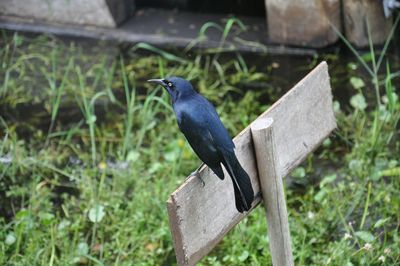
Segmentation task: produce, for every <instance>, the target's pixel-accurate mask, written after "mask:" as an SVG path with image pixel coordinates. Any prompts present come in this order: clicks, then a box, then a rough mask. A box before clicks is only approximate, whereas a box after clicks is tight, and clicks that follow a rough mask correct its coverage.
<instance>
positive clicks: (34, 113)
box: [0, 20, 400, 265]
mask: <svg viewBox="0 0 400 266" xmlns="http://www.w3.org/2000/svg"><path fill="white" fill-rule="evenodd" d="M235 23H238V22H237V21H235V20H230V21H228V22H227V25H226V26H225V28H223V27H221V26H219V25H218V27H219V28H220V30H221V32H222V37H221V43H224V42H225V40H226V37H227V35H228V34H229V31H230V30H231V28H232V27H233V25H234V24H235ZM211 26H213V25H211V24H209V25H205V27H204V28H203V33H204V34H205V33H206V30H207V27H211ZM214 26H215V25H214ZM214 26H213V27H214ZM215 27H216V26H215ZM239 27H240V28H241V29H244V26H243V25H241V24H240V23H239ZM88 46H89V45H86V46H85V45H84V44H80V43H74V42H70V43H68V42H62V41H60V40H57V39H55V38H53V37H48V36H39V37H35V38H29V37H25V36H21V35H18V34H14V35H10V34H6V33H4V32H3V39H2V41H1V50H0V58H2V65H1V70H0V84H2V85H1V88H0V95H1V98H0V108H1V110H2V113H1V116H0V128H1V130H0V138H1V140H0V158H1V161H0V213H1V217H0V264H1V265H74V264H83V265H173V264H175V255H174V251H173V247H172V239H171V235H170V232H169V227H168V217H167V212H166V204H165V201H166V199H167V198H168V195H169V194H170V193H171V192H173V191H174V190H175V189H176V187H177V186H178V185H179V184H180V183H181V182H182V181H183V180H184V178H185V177H186V176H187V175H188V174H189V173H191V172H192V171H193V170H194V169H196V168H197V166H198V165H199V164H200V162H199V160H198V159H197V158H196V157H195V155H194V153H193V152H192V151H191V149H190V147H189V145H188V144H187V143H186V141H185V140H184V138H183V135H182V134H180V133H179V130H178V127H177V126H176V122H175V118H174V116H173V112H172V109H171V106H170V104H169V99H168V95H167V94H166V92H165V91H163V90H161V89H160V88H154V87H153V86H151V85H150V84H147V83H146V82H145V81H146V80H147V79H149V78H157V77H162V76H165V75H170V74H174V75H180V76H184V77H187V78H189V79H191V80H192V82H193V84H194V85H195V87H196V88H197V89H198V90H199V91H200V92H201V93H202V94H203V95H205V96H206V97H207V98H209V99H210V100H211V101H213V103H215V105H216V106H218V107H217V109H218V112H219V113H220V114H221V117H222V120H223V121H224V123H225V125H226V126H227V127H228V130H229V131H230V132H231V134H232V135H235V134H236V133H237V132H239V131H240V130H241V129H242V128H244V127H245V126H247V125H248V123H249V122H251V121H252V120H253V119H254V118H255V117H257V116H258V115H259V114H260V113H261V112H262V111H264V110H265V109H266V108H267V105H269V104H271V103H272V102H265V101H264V100H261V99H271V101H274V100H276V99H277V98H279V96H280V95H281V94H282V92H281V91H279V90H277V91H274V92H272V93H271V90H270V89H267V88H270V86H271V85H269V84H268V82H269V81H270V80H271V76H270V73H271V71H272V70H271V68H270V67H269V66H266V67H265V68H262V70H260V69H259V68H256V67H253V66H252V64H251V62H249V61H246V59H245V58H243V56H241V55H239V54H234V56H233V57H231V58H227V57H225V56H224V55H223V54H221V53H219V52H220V51H218V52H217V53H215V51H209V52H208V53H201V54H200V53H199V54H195V55H194V56H192V57H185V55H182V54H179V53H172V52H166V51H163V50H160V49H158V48H155V47H152V46H149V45H147V44H138V45H136V46H134V47H132V48H130V49H129V50H128V51H126V53H125V55H123V56H119V55H115V54H114V55H113V54H112V53H110V54H108V53H100V52H99V50H100V51H102V50H103V48H104V47H103V46H102V44H99V45H98V48H96V47H94V48H91V49H89V48H88ZM221 47H222V45H221ZM385 47H387V46H385ZM92 49H93V50H92ZM96 49H98V50H96ZM386 49H387V48H385V51H386ZM104 50H106V49H105V48H104ZM372 52H373V51H372ZM371 56H374V53H368V54H367V55H358V58H359V59H360V58H361V59H363V60H366V61H363V62H361V63H357V62H355V63H352V64H349V68H348V72H349V75H350V77H351V80H352V82H351V84H352V85H353V86H354V88H349V89H350V90H352V91H353V92H352V93H351V94H352V95H354V97H352V98H351V99H348V100H346V102H342V108H340V107H338V103H337V102H336V103H335V105H336V116H337V119H338V125H339V129H338V130H337V131H336V133H335V134H334V135H333V136H332V137H331V138H330V139H329V140H327V141H325V142H324V144H323V145H322V147H321V148H320V149H319V150H318V151H317V152H316V153H315V154H314V155H312V156H310V157H309V158H308V160H307V161H306V162H305V163H304V164H303V165H302V166H301V167H299V168H298V169H296V171H295V172H294V173H293V175H292V176H291V177H290V178H289V179H288V180H289V181H290V182H289V181H288V185H289V186H288V189H287V204H288V211H289V222H290V229H291V234H292V240H293V247H294V248H293V250H294V257H295V261H296V265H325V264H330V265H396V264H398V263H399V260H400V258H399V254H400V248H399V246H400V239H399V235H398V230H399V225H400V222H399V221H400V214H399V211H398V210H399V209H400V197H399V191H400V182H399V177H400V170H399V168H400V161H399V157H398V154H400V144H399V141H398V140H399V130H398V121H399V119H400V115H399V114H400V103H399V99H398V86H399V77H398V75H394V74H393V73H396V72H397V71H398V70H397V69H393V68H392V67H391V64H390V63H389V61H385V59H380V57H379V58H378V60H377V61H378V62H380V63H379V64H377V63H375V62H376V60H375V61H372V64H373V65H372V66H373V67H372V68H371V70H372V73H373V74H374V75H373V76H368V78H365V77H364V76H361V75H360V76H358V74H359V73H360V72H359V70H360V69H361V67H363V66H368V67H369V65H368V64H369V62H371V61H368V60H367V59H368V58H371ZM328 57H329V56H328ZM232 58H233V59H232ZM329 58H330V57H329ZM356 58H357V57H356ZM364 58H367V59H364ZM382 58H384V56H382ZM316 61H318V60H316ZM385 62H387V63H386V64H385ZM271 63H272V62H268V63H267V64H268V65H270V64H271ZM378 65H381V66H385V68H386V69H385V71H380V72H378V68H379V67H378ZM309 68H310V66H308V67H307V69H305V72H306V71H308V69H309ZM368 73H369V71H368ZM337 78H338V77H335V76H333V77H332V80H333V81H334V80H335V79H337ZM260 83H261V84H264V85H263V88H265V89H261V90H246V91H243V90H242V89H241V88H242V87H243V84H260ZM287 89H288V88H287ZM371 92H372V93H371ZM377 93H378V94H377ZM370 95H372V99H373V100H369V99H370ZM374 95H379V99H380V100H378V99H376V97H378V96H376V97H375V96H374ZM366 99H367V100H366ZM378 103H379V104H378ZM24 107H25V108H24ZM26 108H28V109H26ZM27 110H28V111H27ZM311 180H316V181H315V182H312V181H311ZM289 183H290V184H289ZM268 241H269V240H268V237H267V233H266V222H265V214H264V211H263V209H262V208H261V207H259V208H257V209H256V210H255V211H254V212H252V213H251V214H250V215H249V216H248V217H247V218H246V219H244V220H243V221H242V222H241V223H240V224H239V225H238V226H236V227H235V228H234V229H233V230H232V231H231V232H230V233H229V234H228V235H227V236H226V237H225V238H224V239H223V241H222V242H221V243H220V244H219V245H218V246H217V247H216V248H215V250H214V251H213V252H212V253H211V254H210V255H209V256H207V257H206V258H204V259H203V260H202V261H201V265H270V264H271V258H270V254H269V249H268ZM382 260H384V262H382Z"/></svg>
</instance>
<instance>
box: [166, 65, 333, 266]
mask: <svg viewBox="0 0 400 266" xmlns="http://www.w3.org/2000/svg"><path fill="white" fill-rule="evenodd" d="M265 119H267V120H265ZM271 119H272V120H271ZM263 121H264V122H263ZM265 121H267V122H268V121H270V122H271V121H273V123H271V125H270V126H268V123H267V125H265V124H263V123H265ZM251 128H253V131H252V130H251ZM334 128H336V120H335V117H334V113H333V108H332V93H331V87H330V83H329V75H328V67H327V64H326V63H325V62H322V63H321V64H319V65H318V66H317V67H316V68H315V69H314V70H312V71H311V72H310V73H309V74H308V75H307V76H306V77H305V78H304V79H303V80H301V81H300V82H299V83H298V84H296V86H294V88H292V89H291V90H290V91H289V92H287V93H286V94H285V95H284V96H283V97H282V98H281V99H279V100H278V101H277V102H276V103H275V104H274V105H273V106H271V107H270V108H269V109H268V110H267V111H266V112H264V113H263V114H261V115H260V116H259V117H258V118H257V119H256V120H255V121H254V122H253V123H252V124H251V125H250V126H248V127H247V128H245V129H244V130H243V131H242V132H241V133H240V134H239V135H238V136H236V137H235V138H234V140H233V141H234V143H235V146H236V151H235V152H236V155H237V157H238V160H239V161H240V163H241V165H242V166H243V168H244V169H245V170H246V172H247V173H248V174H249V176H250V179H251V182H252V185H253V189H254V192H255V195H261V193H260V192H261V190H262V194H263V197H264V202H265V204H266V208H267V218H268V223H269V224H270V225H269V231H270V232H269V234H270V236H272V237H271V239H270V240H271V242H272V241H278V242H276V243H271V252H272V253H273V254H272V257H273V263H274V265H275V266H280V265H293V258H292V255H291V248H290V237H289V230H288V224H287V216H286V217H285V215H286V212H284V211H283V210H286V206H285V201H284V195H283V188H282V180H280V179H281V178H282V177H284V176H286V175H287V174H289V173H290V171H292V170H293V169H294V168H295V167H297V166H298V165H299V164H300V163H301V162H302V161H303V160H304V159H305V158H306V157H307V155H308V154H310V153H311V152H312V151H313V150H314V149H316V148H317V147H318V146H319V144H320V143H321V142H322V141H323V140H324V139H325V138H326V137H327V136H329V134H330V133H331V132H332V130H333V129H334ZM265 132H266V133H265ZM252 135H253V136H254V135H255V136H254V140H253V137H252ZM258 136H260V139H261V141H262V143H263V144H260V142H259V140H260V139H259V138H258ZM257 142H258V144H257ZM265 143H267V144H265ZM254 146H256V147H255V148H254ZM271 147H273V148H272V149H270V148H271ZM260 169H261V170H262V171H259V170H260ZM259 172H260V175H259ZM199 174H200V175H201V178H202V179H203V180H204V181H205V186H204V187H203V185H202V183H201V181H200V180H199V179H198V178H196V177H190V178H189V179H187V180H185V182H184V183H183V184H182V185H181V186H180V187H179V188H178V189H177V190H176V191H175V192H173V193H172V194H171V195H170V197H169V199H168V201H167V207H168V215H169V221H170V228H171V232H172V237H173V242H174V249H175V253H176V258H177V262H178V265H195V264H196V263H197V262H198V261H199V260H200V259H201V258H203V257H204V256H205V255H207V254H208V253H209V252H210V251H211V250H212V249H213V248H214V247H215V246H216V245H217V244H218V242H219V241H220V240H221V239H222V238H223V237H224V235H225V234H227V233H228V232H229V230H230V229H231V228H233V227H234V226H235V225H236V224H237V223H239V222H240V221H241V220H242V219H243V218H244V217H245V216H246V215H247V214H248V213H246V214H241V213H238V212H237V210H236V208H235V203H234V196H233V189H232V184H230V182H231V180H230V178H225V179H224V180H222V181H221V180H219V179H218V178H217V177H216V176H214V174H213V173H212V171H211V170H210V169H209V168H208V167H206V166H205V167H202V169H200V173H199ZM225 175H228V174H227V173H226V172H225ZM266 177H268V178H266ZM271 177H274V178H272V179H270V178H271ZM260 180H261V182H260ZM264 182H266V183H265V184H263V183H264ZM268 182H272V183H273V184H274V185H273V186H276V187H275V188H273V187H271V185H269V184H268ZM260 202H261V196H258V197H256V198H255V199H254V202H253V204H252V206H253V208H255V207H256V206H257V204H258V203H260ZM269 206H270V207H269ZM271 206H272V207H271ZM250 212H251V211H250ZM270 216H272V217H270ZM281 247H283V250H279V249H280V248H281Z"/></svg>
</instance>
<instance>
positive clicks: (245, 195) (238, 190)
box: [223, 152, 254, 212]
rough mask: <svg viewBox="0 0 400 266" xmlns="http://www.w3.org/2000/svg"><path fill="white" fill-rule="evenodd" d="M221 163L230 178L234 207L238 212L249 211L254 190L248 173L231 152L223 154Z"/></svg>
mask: <svg viewBox="0 0 400 266" xmlns="http://www.w3.org/2000/svg"><path fill="white" fill-rule="evenodd" d="M223 165H224V166H225V168H226V170H227V171H228V173H229V176H230V177H231V178H232V183H233V189H234V191H235V204H236V209H237V210H238V211H239V212H244V211H249V210H250V209H251V203H252V202H253V200H254V191H253V187H252V186H251V181H250V177H249V175H248V174H247V173H246V171H245V170H244V169H243V168H242V166H241V165H240V163H239V161H238V159H237V158H236V156H235V153H233V152H232V153H231V152H229V153H228V154H224V162H223Z"/></svg>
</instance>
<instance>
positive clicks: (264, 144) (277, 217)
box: [251, 117, 294, 266]
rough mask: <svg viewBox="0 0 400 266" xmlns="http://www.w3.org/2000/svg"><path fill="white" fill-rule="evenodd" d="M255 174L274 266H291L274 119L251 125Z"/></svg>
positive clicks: (291, 260) (291, 256)
mask: <svg viewBox="0 0 400 266" xmlns="http://www.w3.org/2000/svg"><path fill="white" fill-rule="evenodd" d="M251 135H252V137H253V143H254V150H255V154H256V158H257V168H258V176H259V181H260V187H261V191H262V198H263V202H264V207H265V213H266V216H267V222H268V223H267V224H268V237H269V246H270V250H271V257H272V264H273V265H274V266H293V265H294V261H293V254H292V245H291V240H290V231H289V222H288V214H287V210H286V201H285V191H284V190H283V181H282V177H281V176H278V175H277V172H276V160H275V158H276V154H275V153H276V151H275V150H276V143H275V135H274V124H273V119H271V118H268V117H267V118H264V119H257V120H256V121H254V122H253V123H252V124H251Z"/></svg>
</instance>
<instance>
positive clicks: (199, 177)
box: [188, 171, 206, 187]
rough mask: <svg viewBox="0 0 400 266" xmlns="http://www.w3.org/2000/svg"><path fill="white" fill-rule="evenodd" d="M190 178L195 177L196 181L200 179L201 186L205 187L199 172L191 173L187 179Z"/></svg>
mask: <svg viewBox="0 0 400 266" xmlns="http://www.w3.org/2000/svg"><path fill="white" fill-rule="evenodd" d="M191 176H195V177H197V178H198V179H200V181H201V184H202V185H203V187H204V186H205V185H206V183H205V182H204V180H203V178H202V177H201V175H200V173H199V171H194V172H193V173H191V174H190V175H189V177H191ZM189 177H188V178H189Z"/></svg>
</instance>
